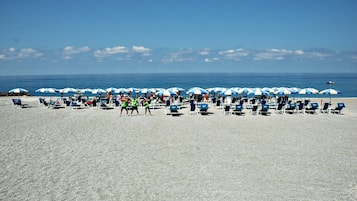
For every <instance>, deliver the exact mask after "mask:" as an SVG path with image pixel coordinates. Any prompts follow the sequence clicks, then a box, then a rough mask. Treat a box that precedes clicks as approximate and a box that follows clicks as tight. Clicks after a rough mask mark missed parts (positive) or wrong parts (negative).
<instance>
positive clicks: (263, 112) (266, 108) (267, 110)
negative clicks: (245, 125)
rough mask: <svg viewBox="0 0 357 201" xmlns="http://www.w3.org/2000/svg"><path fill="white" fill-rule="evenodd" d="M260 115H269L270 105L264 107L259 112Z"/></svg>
mask: <svg viewBox="0 0 357 201" xmlns="http://www.w3.org/2000/svg"><path fill="white" fill-rule="evenodd" d="M259 114H261V115H268V114H269V105H265V104H264V105H262V108H261V109H260V110H259Z"/></svg>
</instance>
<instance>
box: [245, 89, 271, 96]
mask: <svg viewBox="0 0 357 201" xmlns="http://www.w3.org/2000/svg"><path fill="white" fill-rule="evenodd" d="M248 95H251V96H252V95H254V96H262V95H269V93H268V92H265V91H262V90H261V89H260V88H255V89H253V90H252V91H250V92H249V93H248Z"/></svg>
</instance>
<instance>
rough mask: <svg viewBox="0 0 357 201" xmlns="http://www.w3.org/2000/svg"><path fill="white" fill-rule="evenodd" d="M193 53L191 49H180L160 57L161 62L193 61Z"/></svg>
mask: <svg viewBox="0 0 357 201" xmlns="http://www.w3.org/2000/svg"><path fill="white" fill-rule="evenodd" d="M194 60H195V53H194V52H193V50H192V49H180V50H176V51H173V52H169V53H168V54H167V55H165V56H164V57H163V59H162V61H163V62H165V63H169V62H184V61H194Z"/></svg>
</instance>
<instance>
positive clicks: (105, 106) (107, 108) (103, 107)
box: [100, 102, 114, 110]
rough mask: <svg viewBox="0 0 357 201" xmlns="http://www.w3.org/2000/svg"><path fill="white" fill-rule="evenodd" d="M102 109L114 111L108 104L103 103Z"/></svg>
mask: <svg viewBox="0 0 357 201" xmlns="http://www.w3.org/2000/svg"><path fill="white" fill-rule="evenodd" d="M100 109H102V110H112V109H114V107H111V106H109V105H108V104H106V103H104V102H102V103H101V104H100Z"/></svg>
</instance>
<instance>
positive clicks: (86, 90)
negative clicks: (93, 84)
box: [79, 88, 93, 94]
mask: <svg viewBox="0 0 357 201" xmlns="http://www.w3.org/2000/svg"><path fill="white" fill-rule="evenodd" d="M92 91H93V89H90V88H84V89H80V90H79V92H81V93H83V94H85V93H92Z"/></svg>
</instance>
